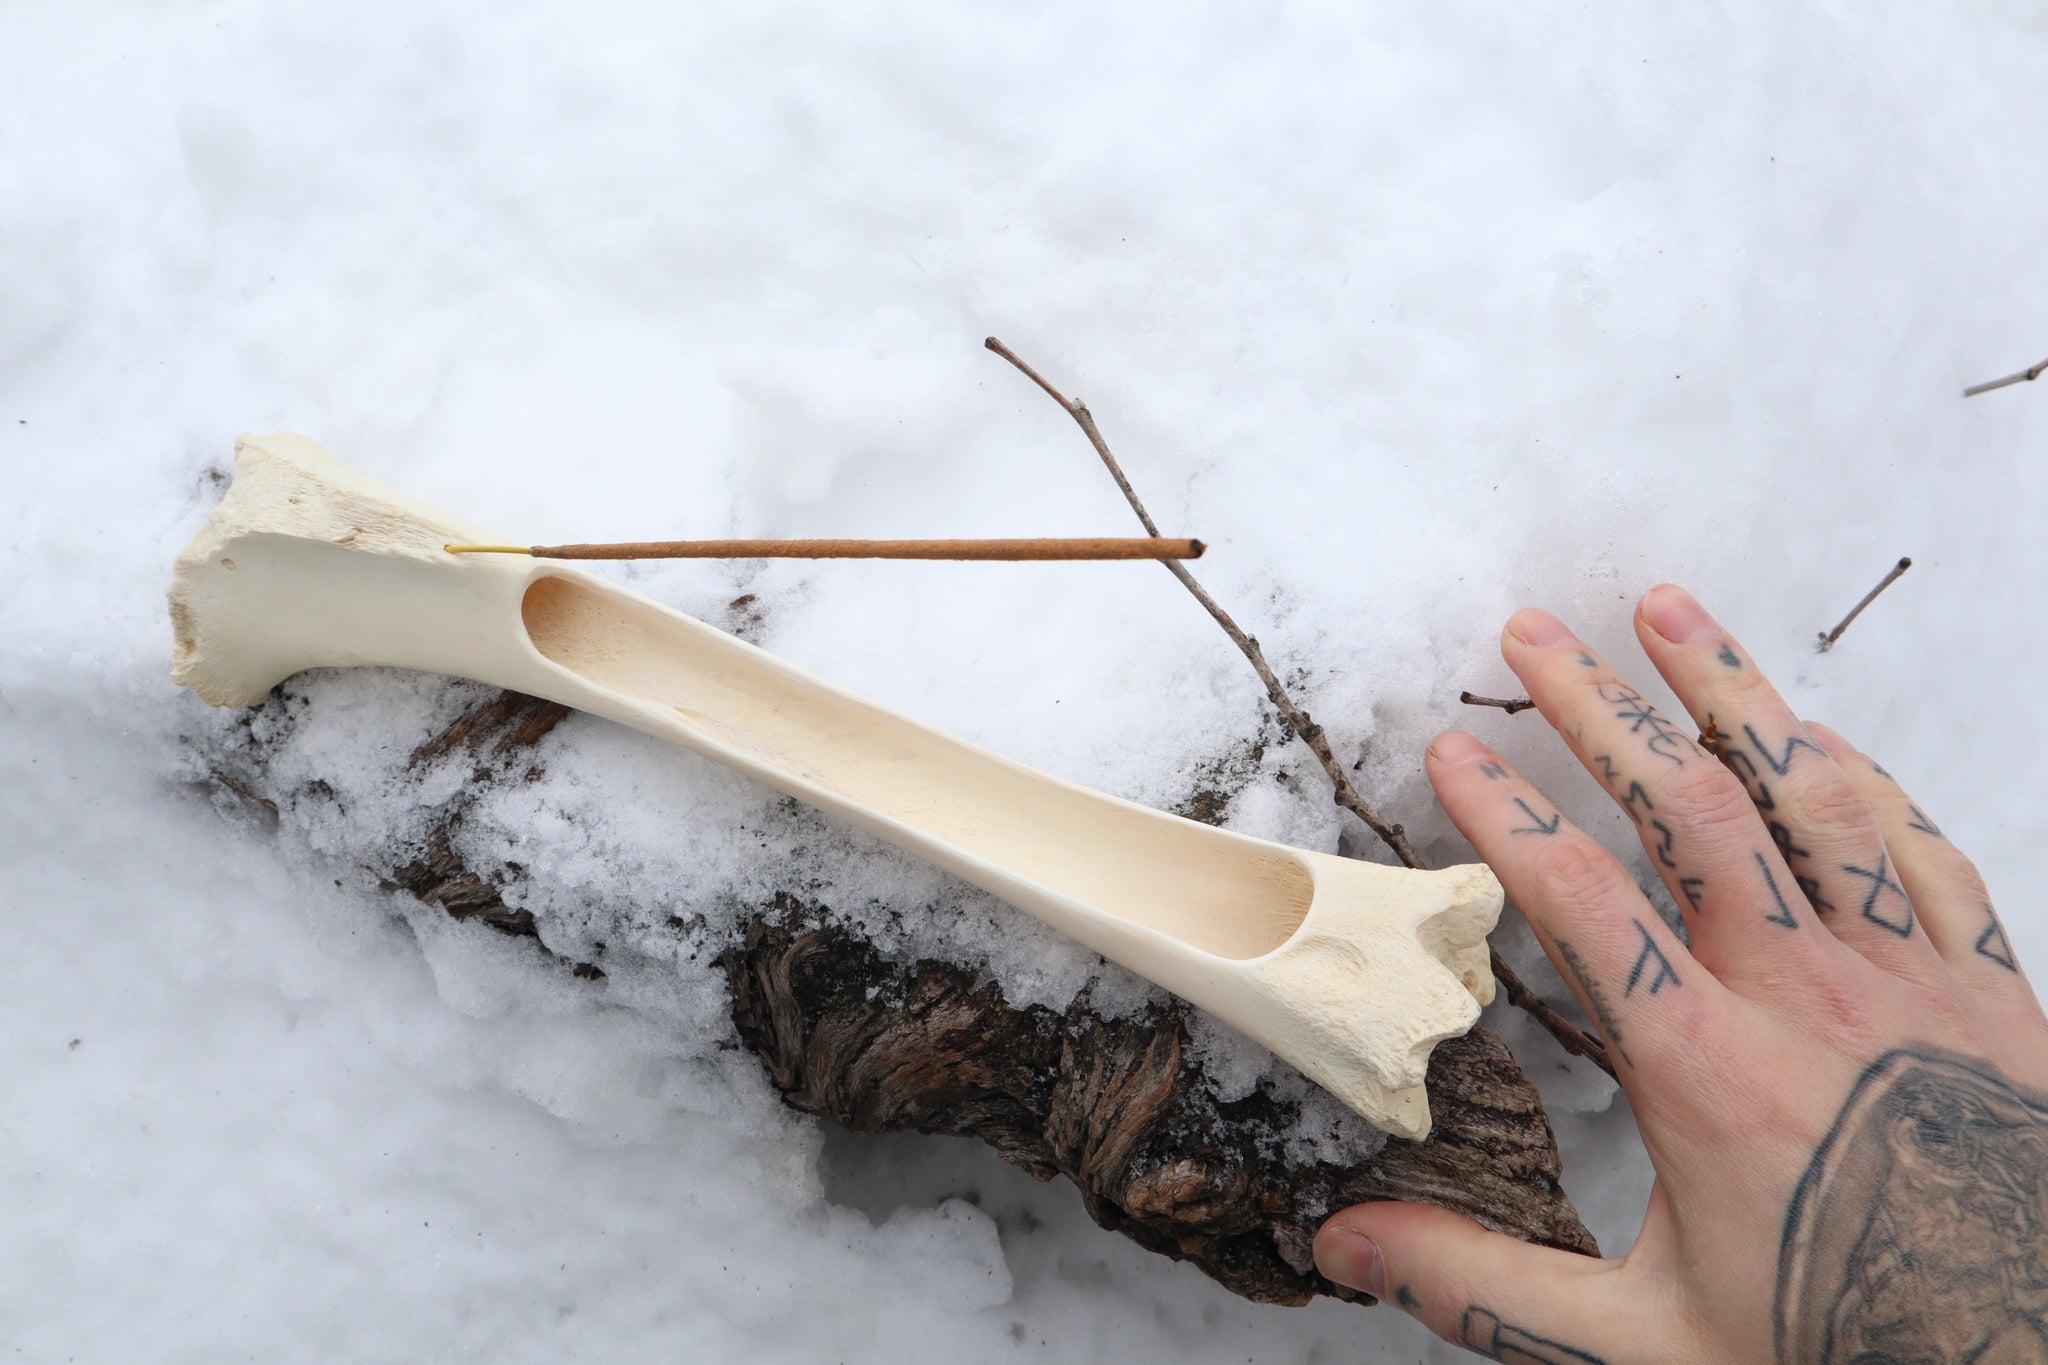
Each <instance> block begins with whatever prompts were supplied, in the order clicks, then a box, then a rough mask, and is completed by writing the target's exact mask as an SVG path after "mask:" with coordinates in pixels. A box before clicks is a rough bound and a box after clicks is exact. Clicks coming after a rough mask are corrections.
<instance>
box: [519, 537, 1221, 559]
mask: <svg viewBox="0 0 2048 1365" xmlns="http://www.w3.org/2000/svg"><path fill="white" fill-rule="evenodd" d="M1205 548H1206V547H1205V546H1204V545H1203V544H1202V542H1201V541H1199V540H1187V539H1181V540H1175V539H1168V538H1166V537H1163V536H1062V537H1052V536H1040V537H1032V538H1012V539H994V540H652V541H638V542H628V543H625V544H618V545H536V546H534V547H533V555H534V557H535V558H537V559H980V560H997V559H1010V560H1014V559H1199V558H1200V557H1201V555H1202V551H1203V550H1204V549H1205Z"/></svg>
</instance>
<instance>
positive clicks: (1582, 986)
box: [1557, 939, 1635, 1066]
mask: <svg viewBox="0 0 2048 1365" xmlns="http://www.w3.org/2000/svg"><path fill="white" fill-rule="evenodd" d="M1557 955H1558V956H1559V957H1561V958H1563V959H1564V967H1565V970H1566V971H1568V972H1570V973H1571V974H1572V981H1573V982H1574V983H1575V984H1576V985H1577V986H1578V988H1579V995H1580V997H1581V998H1583V999H1584V1000H1585V1002H1586V1008H1587V1009H1589V1010H1591V1011H1593V1017H1594V1018H1595V1019H1597V1020H1599V1021H1600V1029H1601V1031H1602V1032H1603V1033H1605V1034H1606V1035H1607V1046H1609V1047H1611V1048H1613V1049H1614V1054H1615V1056H1617V1057H1619V1058H1621V1060H1623V1061H1624V1062H1628V1064H1629V1065H1630V1066H1634V1065H1635V1062H1634V1061H1632V1060H1630V1058H1629V1055H1628V1050H1627V1049H1626V1048H1624V1047H1623V1046H1622V1045H1621V1025H1620V1024H1619V1023H1617V1022H1615V1018H1614V1011H1613V1009H1612V1008H1610V1007H1609V1006H1608V1004H1607V994H1606V992H1604V991H1602V990H1601V989H1600V985H1599V983H1598V982H1596V981H1595V980H1593V976H1592V973H1590V972H1588V971H1587V970H1586V963H1585V960H1584V959H1583V958H1581V957H1580V956H1579V950H1578V949H1576V948H1574V947H1572V945H1571V944H1569V943H1566V942H1565V941H1564V940H1563V939H1559V940H1557Z"/></svg>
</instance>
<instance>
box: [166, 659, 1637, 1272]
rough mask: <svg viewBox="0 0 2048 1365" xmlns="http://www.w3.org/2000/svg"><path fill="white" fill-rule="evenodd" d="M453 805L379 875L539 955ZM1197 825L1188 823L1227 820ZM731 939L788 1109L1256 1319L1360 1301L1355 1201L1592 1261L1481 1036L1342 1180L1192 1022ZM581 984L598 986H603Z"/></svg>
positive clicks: (597, 974) (466, 756) (548, 707)
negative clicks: (900, 1136)
mask: <svg viewBox="0 0 2048 1365" xmlns="http://www.w3.org/2000/svg"><path fill="white" fill-rule="evenodd" d="M449 686H462V685H461V684H454V683H450V684H449ZM290 687H291V684H289V683H288V684H286V685H285V687H284V688H280V689H279V691H280V692H284V691H286V690H287V689H289V688H290ZM276 704H277V703H276V700H275V699H273V702H272V703H270V705H276ZM567 714H568V712H567V710H566V708H563V707H560V706H557V705H555V704H554V703H551V702H544V701H540V700H537V699H535V698H532V697H523V696H520V695H517V694H514V693H499V694H497V695H495V696H492V697H489V698H487V699H486V700H484V701H482V702H481V703H479V704H477V705H474V706H472V707H471V708H470V709H468V710H467V711H466V712H465V713H463V714H462V715H461V717H460V718H459V719H458V720H456V721H455V722H454V723H453V724H451V725H449V726H447V727H446V728H445V729H444V730H442V731H441V732H440V733H439V734H437V735H436V736H435V737H434V738H432V739H431V740H429V741H428V742H427V743H425V744H423V745H421V746H420V747H419V748H418V749H416V750H415V751H414V752H413V753H412V754H411V755H410V756H409V758H401V759H399V760H398V761H399V762H401V763H404V764H405V766H407V767H410V768H415V769H417V768H419V767H421V766H422V765H432V764H441V763H449V764H460V765H463V767H464V769H465V777H464V781H465V786H466V787H473V785H474V784H475V783H481V782H491V781H521V780H531V779H532V778H533V777H535V776H536V775H537V774H538V769H537V767H536V766H535V763H536V761H537V760H536V759H535V758H534V757H533V756H532V755H531V754H530V752H529V751H530V750H531V748H532V746H533V745H534V744H535V743H536V742H537V741H539V740H540V739H541V738H542V737H543V736H545V735H546V734H547V733H548V732H549V731H550V730H552V729H553V728H554V726H555V725H556V724H558V723H559V722H560V721H561V720H562V718H563V717H564V716H565V715H567ZM199 743H200V745H201V748H202V750H203V752H202V768H203V770H204V771H206V772H207V773H208V774H209V776H210V778H211V780H212V781H213V782H214V783H215V784H217V785H218V787H219V788H221V789H224V790H226V791H229V792H232V793H233V794H234V797H235V798H236V799H237V800H238V801H242V802H248V803H253V804H254V805H255V806H257V807H259V808H262V807H267V808H268V809H269V810H270V811H271V812H273V813H274V812H275V811H276V810H277V809H278V804H279V803H280V802H293V803H297V802H303V801H306V800H316V801H317V800H319V799H321V793H320V792H319V791H318V790H317V788H319V787H320V786H322V785H324V784H322V783H320V782H319V781H318V780H317V779H315V780H314V781H312V782H310V783H307V782H303V781H300V782H297V783H295V784H292V786H291V789H289V790H286V789H281V785H282V784H280V783H279V782H278V781H277V780H276V779H274V778H273V777H272V775H271V774H270V773H269V772H268V771H267V769H266V766H265V762H264V759H265V752H266V750H265V742H264V740H263V739H262V738H260V737H259V732H258V731H257V730H256V729H255V728H254V727H250V726H247V725H243V726H239V727H229V728H227V729H225V730H217V731H215V732H213V733H212V734H210V735H209V736H207V737H205V738H204V739H202V740H200V741H199ZM1221 804H1222V805H1227V801H1225V802H1223V803H1221ZM462 805H463V800H462V798H460V797H458V798H456V799H455V800H453V801H451V802H450V803H449V805H448V807H447V809H446V810H445V811H441V812H437V814H436V816H435V821H436V823H434V824H433V825H432V826H431V830H430V832H429V834H428V835H427V836H426V837H425V839H424V840H423V841H421V840H416V839H409V840H407V841H405V843H404V846H400V843H399V841H396V840H394V845H393V847H392V848H391V850H390V852H389V854H388V857H385V858H384V859H383V865H379V866H373V867H371V868H370V869H369V870H370V871H371V872H372V873H373V874H375V875H376V876H378V877H379V878H380V879H382V880H383V881H384V882H385V883H386V884H387V885H390V886H392V887H395V888H401V889H403V890H404V891H406V892H408V893H410V894H411V895H413V896H415V897H417V898H418V899H419V900H421V901H422V902H425V903H428V904H431V905H436V906H439V907H440V908H441V909H442V910H444V911H445V912H446V913H447V914H449V915H451V916H453V917H454V918H456V919H459V920H472V919H474V920H479V921H481V922H483V923H485V924H487V925H489V926H490V927H492V928H494V929H497V930H499V931H501V932H503V933H506V934H512V935H522V936H529V937H536V938H537V937H538V930H539V926H538V925H537V924H536V923H535V920H534V918H533V916H532V914H531V913H530V912H528V911H525V910H522V909H515V908H513V907H510V906H508V905H507V904H506V902H505V900H504V898H503V896H502V894H501V891H500V888H499V887H497V886H495V885H493V884H492V883H491V882H490V881H489V880H487V879H486V878H485V877H483V876H480V875H478V873H477V872H475V871H474V870H472V869H471V868H469V867H467V866H465V865H464V864H463V862H462V860H461V859H460V858H459V857H458V856H457V854H456V853H455V852H454V848H455V840H453V839H452V838H451V833H450V832H451V828H452V826H453V824H454V822H456V821H459V820H460V819H461V810H462ZM1195 805H1196V807H1197V809H1196V810H1194V811H1191V812H1190V813H1195V814H1207V815H1210V816H1212V817H1213V816H1216V815H1220V813H1221V807H1220V806H1216V807H1214V808H1204V807H1203V803H1201V802H1197V803H1195ZM739 923H740V928H739V929H738V931H737V932H736V933H735V934H734V935H733V936H732V938H731V940H730V941H729V942H727V943H726V944H724V945H723V951H722V953H721V955H720V957H719V965H720V967H721V968H722V969H723V971H724V973H725V976H726V978H727V981H728V982H729V984H730V986H731V991H732V1021H733V1024H734V1026H735V1028H736V1030H737V1033H738V1037H739V1039H740V1040H741V1041H742V1042H743V1043H744V1044H745V1045H746V1046H747V1047H748V1048H750V1049H751V1050H752V1051H753V1052H754V1053H755V1054H756V1055H757V1056H758V1057H759V1058H760V1059H761V1061H762V1064H763V1065H764V1066H765V1067H766V1068H767V1071H768V1074H769V1076H770V1078H771V1079H772V1081H773V1083H774V1085H775V1087H776V1089H777V1090H779V1091H780V1092H781V1094H782V1096H783V1097H784V1099H785V1100H786V1101H787V1102H788V1103H789V1104H790V1105H791V1106H792V1107H794V1108H796V1109H798V1110H801V1111H803V1112H805V1113H808V1114H815V1115H818V1116H819V1117H821V1118H825V1119H829V1120H831V1121H832V1122H834V1123H837V1124H840V1125H842V1126H843V1127H845V1128H847V1129H849V1130H851V1131H853V1132H856V1133H883V1132H897V1131H905V1130H915V1131H918V1132H924V1133H943V1134H952V1135H960V1136H972V1137H977V1138H980V1139H981V1140H982V1141H984V1142H986V1143H988V1144H989V1145H990V1146H991V1147H993V1148H994V1149H995V1150H996V1151H997V1152H998V1153H999V1154H1000V1155H1001V1156H1002V1158H1003V1159H1004V1160H1005V1161H1007V1162H1010V1163H1011V1164H1013V1165H1016V1166H1020V1167H1022V1168H1023V1169H1024V1170H1026V1171H1028V1172H1030V1173H1031V1174H1032V1175H1034V1176H1036V1177H1037V1178H1039V1179H1041V1180H1050V1179H1052V1178H1053V1177H1054V1176H1056V1175H1063V1176H1065V1177H1067V1178H1068V1179H1069V1180H1071V1181H1072V1182H1073V1183H1074V1185H1075V1186H1076V1187H1077V1188H1078V1189H1079V1190H1080V1193H1081V1199H1082V1202H1083V1204H1084V1205H1085V1207H1086V1208H1087V1210H1088V1213H1089V1215H1090V1216H1091V1217H1093V1218H1094V1219H1095V1221H1096V1222H1097V1223H1099V1224H1101V1225H1102V1226H1103V1227H1104V1228H1108V1229H1110V1230H1112V1231H1116V1232H1120V1233H1122V1234H1124V1235H1125V1236H1126V1237H1129V1238H1131V1239H1132V1240H1133V1241H1136V1242H1137V1243H1139V1244H1140V1245H1142V1246H1144V1247H1146V1248H1147V1249H1149V1250H1152V1251H1155V1252H1158V1253H1160V1254H1161V1255H1165V1256H1170V1257H1173V1258H1175V1259H1177V1260H1186V1261H1189V1262H1191V1263H1193V1264H1194V1265H1196V1266H1198V1267H1199V1268H1200V1269H1201V1270H1202V1271H1203V1272H1204V1273H1206V1274H1208V1275H1209V1276H1211V1277H1212V1278H1214V1279H1215V1280H1217V1281H1218V1282H1219V1283H1221V1284H1223V1285H1224V1286H1225V1287H1227V1288H1229V1289H1231V1290H1233V1291H1234V1292H1236V1293H1238V1294H1241V1295H1243V1296H1244V1297H1246V1298H1249V1299H1253V1300H1256V1301H1259V1302H1263V1303H1280V1304H1301V1303H1306V1302H1308V1301H1309V1299H1311V1298H1312V1297H1313V1296H1315V1295H1317V1294H1330V1295H1334V1296H1337V1297H1340V1298H1344V1299H1349V1300H1353V1301H1358V1302H1365V1303H1370V1302H1371V1301H1372V1300H1371V1299H1370V1298H1368V1297H1367V1296H1365V1295H1362V1294H1358V1293H1356V1292H1354V1291H1351V1290H1348V1289H1343V1288H1340V1287H1338V1286H1335V1285H1332V1284H1330V1283H1329V1282H1328V1281H1326V1280H1324V1279H1322V1278H1321V1277H1320V1276H1319V1275H1317V1274H1316V1273H1315V1268H1314V1265H1313V1263H1312V1260H1311V1257H1310V1245H1311V1241H1312V1239H1313V1237H1314V1235H1315V1230H1316V1228H1317V1226H1318V1225H1319V1224H1320V1223H1321V1221H1322V1220H1323V1218H1324V1217H1326V1216H1327V1215H1328V1214H1329V1213H1331V1212H1333V1211H1335V1210H1337V1209H1340V1208H1343V1207H1345V1206H1347V1205H1349V1204H1354V1203H1358V1202H1360V1201H1363V1200H1371V1199H1409V1200H1418V1201H1422V1202H1426V1203H1432V1204H1438V1205H1441V1206H1443V1207H1445V1208H1448V1209H1453V1210H1456V1211H1457V1212H1460V1213H1463V1214H1467V1215H1469V1216H1470V1217H1472V1218H1475V1219H1477V1220H1478V1221H1479V1222H1481V1223H1483V1224H1485V1225H1486V1226H1488V1227H1492V1228H1495V1229H1497V1230H1499V1231H1502V1232H1506V1233H1508V1234H1510V1235H1512V1236H1515V1237H1518V1238H1521V1239H1523V1240H1525V1241H1530V1242H1536V1243H1541V1244H1544V1245H1548V1246H1554V1247H1561V1248H1565V1249H1568V1250H1573V1251H1579V1252H1584V1253H1588V1254H1597V1248H1596V1247H1595V1245H1594V1242H1593V1238H1592V1235H1591V1234H1590V1233H1589V1232H1588V1231H1587V1230H1586V1228H1585V1226H1584V1224H1583V1223H1582V1222H1581V1221H1580V1219H1579V1216H1578V1214H1577V1212H1576V1210H1574V1209H1573V1207H1572V1205H1571V1203H1570V1201H1569V1200H1568V1199H1567V1198H1566V1197H1565V1195H1564V1192H1563V1190H1562V1189H1561V1188H1560V1186H1559V1183H1558V1177H1559V1173H1560V1166H1559V1159H1558V1152H1557V1146H1556V1141H1555V1138H1554V1136H1553V1134H1552V1132H1551V1128H1550V1123H1549V1120H1548V1118H1547V1116H1546V1115H1545V1113H1544V1111H1543V1108H1542V1105H1541V1102H1540V1101H1539V1099H1538V1097H1537V1093H1536V1090H1535V1088H1534V1087H1533V1086H1532V1085H1531V1084H1530V1083H1529V1081H1528V1080H1527V1078H1526V1077H1524V1076H1523V1074H1522V1071H1521V1069H1520V1068H1519V1067H1518V1066H1517V1065H1516V1063H1515V1060H1514V1058H1513V1057H1512V1056H1511V1055H1510V1054H1509V1052H1508V1050H1507V1048H1506V1047H1505V1046H1504V1045H1503V1044H1502V1043H1501V1042H1500V1040H1499V1039H1498V1038H1496V1037H1494V1036H1493V1035H1492V1034H1491V1033H1489V1032H1487V1031H1486V1030H1485V1029H1484V1028H1475V1029H1474V1030H1472V1032H1471V1033H1470V1034H1469V1035H1467V1036H1465V1037H1463V1038H1458V1039H1452V1040H1450V1041H1448V1042H1445V1043H1442V1044H1440V1045H1439V1046H1438V1048H1437V1050H1436V1053H1435V1056H1434V1058H1433V1060H1432V1061H1431V1063H1430V1068H1429V1082H1428V1089H1429V1099H1430V1108H1431V1111H1432V1113H1433V1114H1434V1116H1435V1130H1434V1132H1433V1133H1432V1134H1431V1135H1430V1137H1429V1139H1428V1140H1427V1141H1425V1142H1421V1143H1410V1142H1405V1141H1401V1140H1398V1139H1397V1140H1392V1141H1389V1142H1388V1143H1387V1145H1386V1146H1385V1148H1384V1149H1383V1150H1381V1151H1380V1152H1379V1153H1378V1154H1377V1155H1376V1156H1374V1157H1372V1158H1370V1159H1369V1160H1367V1161H1365V1162H1363V1163H1361V1164H1358V1165H1354V1166H1339V1165H1334V1164H1331V1163H1330V1162H1327V1161H1321V1160H1309V1159H1304V1158H1301V1157H1298V1156H1293V1155H1290V1154H1289V1152H1288V1151H1287V1150H1286V1149H1285V1145H1284V1144H1276V1143H1274V1142H1273V1141H1272V1140H1271V1139H1272V1135H1273V1134H1274V1133H1275V1132H1276V1131H1282V1130H1285V1129H1286V1127H1287V1126H1288V1123H1289V1122H1290V1120H1291V1118H1292V1117H1293V1111H1294V1108H1295V1106H1294V1102H1293V1101H1290V1100H1287V1099H1285V1098H1281V1097H1278V1096H1276V1095H1275V1094H1274V1093H1272V1092H1271V1090H1270V1089H1269V1088H1267V1087H1263V1086H1262V1087H1260V1088H1258V1089H1255V1090H1254V1091H1252V1092H1251V1093H1250V1094H1248V1095H1246V1096H1245V1097H1244V1098H1242V1099H1237V1100H1232V1101H1227V1102H1225V1101H1220V1100H1219V1099H1218V1098H1217V1091H1216V1088H1215V1087H1214V1086H1212V1085H1211V1084H1210V1081H1209V1078H1208V1076H1207V1074H1206V1071H1205V1064H1204V1062H1203V1060H1202V1058H1201V1057H1200V1056H1199V1055H1197V1053H1196V1050H1194V1049H1191V1048H1190V1047H1189V1029H1188V1020H1187V1017H1186V1014H1185V1010H1184V1008H1183V1007H1179V1006H1173V1007H1160V1008H1155V1009H1153V1010H1151V1011H1149V1012H1147V1013H1146V1014H1144V1015H1142V1016H1140V1017H1136V1018H1133V1017H1129V1016H1123V1017H1104V1015H1103V1014H1100V1013H1097V1012H1096V1011H1095V1010H1093V1009H1092V1008H1091V1007H1090V1005H1089V1004H1088V1002H1087V1000H1086V999H1085V997H1084V998H1083V999H1081V1000H1078V1001H1076V1002H1075V1003H1073V1004H1071V1005H1069V1006H1068V1007H1067V1008H1066V1009H1065V1010H1063V1011H1062V1010H1055V1009H1050V1008H1047V1007H1045V1006H1042V1005H1032V1006H1027V1007H1023V1008H1017V1007H1013V1006H1012V1005H1011V1004H1010V1003H1009V1002H1008V1001H1007V1000H1006V999H1005V998H1004V995H1003V992H1002V990H1001V988H1000V986H999V985H997V984H995V983H993V982H991V981H989V980H987V979H986V978H985V977H983V976H981V975H980V974H978V973H977V972H976V971H975V970H972V969H971V968H968V967H965V966H962V965H959V964H955V963H948V962H940V961H932V960H917V961H900V960H893V959H892V958H891V957H890V956H889V955H888V954H886V953H884V952H882V951H879V950H878V949H877V948H876V947H875V945H873V944H871V943H868V942H865V941H863V940H862V939H861V938H860V937H859V936H858V934H857V933H856V932H855V931H854V930H852V929H850V928H849V927H847V926H846V925H845V924H843V923H840V922H836V921H835V920H834V919H833V918H832V917H831V915H830V914H829V913H828V912H827V911H825V910H824V909H823V908H821V907H819V906H817V905H814V904H811V903H808V902H806V901H805V900H804V899H802V898H800V897H798V896H796V895H793V894H784V895H780V896H777V897H775V898H773V900H772V901H771V902H770V903H767V904H763V905H760V906H758V907H755V908H754V909H753V910H751V911H750V912H749V913H748V914H746V915H743V916H742V917H741V919H740V922H739ZM572 965H573V967H574V971H575V974H576V975H577V976H579V977H583V978H585V979H587V980H589V981H590V982H591V983H592V989H594V990H598V989H602V988H603V987H602V982H603V980H604V978H605V973H604V971H603V969H602V968H601V967H599V966H597V965H596V964H593V963H575V964H572Z"/></svg>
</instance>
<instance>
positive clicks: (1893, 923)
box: [1842, 849, 1913, 938]
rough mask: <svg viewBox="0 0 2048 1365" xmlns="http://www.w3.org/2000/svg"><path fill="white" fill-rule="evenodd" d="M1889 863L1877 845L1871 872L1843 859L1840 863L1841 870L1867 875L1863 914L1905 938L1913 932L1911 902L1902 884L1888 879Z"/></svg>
mask: <svg viewBox="0 0 2048 1365" xmlns="http://www.w3.org/2000/svg"><path fill="white" fill-rule="evenodd" d="M1891 864H1892V860H1891V855H1890V854H1889V853H1886V852H1884V851H1883V850H1881V849H1880V850H1879V851H1878V855H1877V870H1876V871H1875V872H1873V871H1871V870H1870V869H1869V868H1867V867H1853V866H1851V865H1849V864H1847V863H1844V864H1843V865H1842V871H1844V872H1847V873H1849V874H1851V875H1852V876H1857V877H1867V878H1869V879H1870V894H1869V895H1867V896H1865V897H1864V898H1863V918H1865V919H1867V920H1869V921H1870V922H1871V923H1872V924H1875V925H1876V926H1878V927H1879V928H1880V929H1889V930H1891V931H1892V932H1893V933H1895V934H1897V935H1898V936H1899V937H1900V938H1906V937H1907V936H1909V935H1910V934H1911V933H1912V932H1913V902H1912V901H1910V900H1908V899H1907V898H1906V888H1905V887H1903V886H1900V885H1899V884H1898V883H1897V882H1895V881H1893V880H1892V876H1891ZM1887 892H1889V893H1890V895H1889V896H1887V895H1886V893H1887ZM1894 902H1896V906H1895V908H1894ZM1880 905H1883V906H1885V907H1887V909H1889V910H1890V913H1888V914H1887V913H1885V912H1884V911H1881V910H1880V909H1879V908H1878V907H1879V906H1880Z"/></svg>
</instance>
